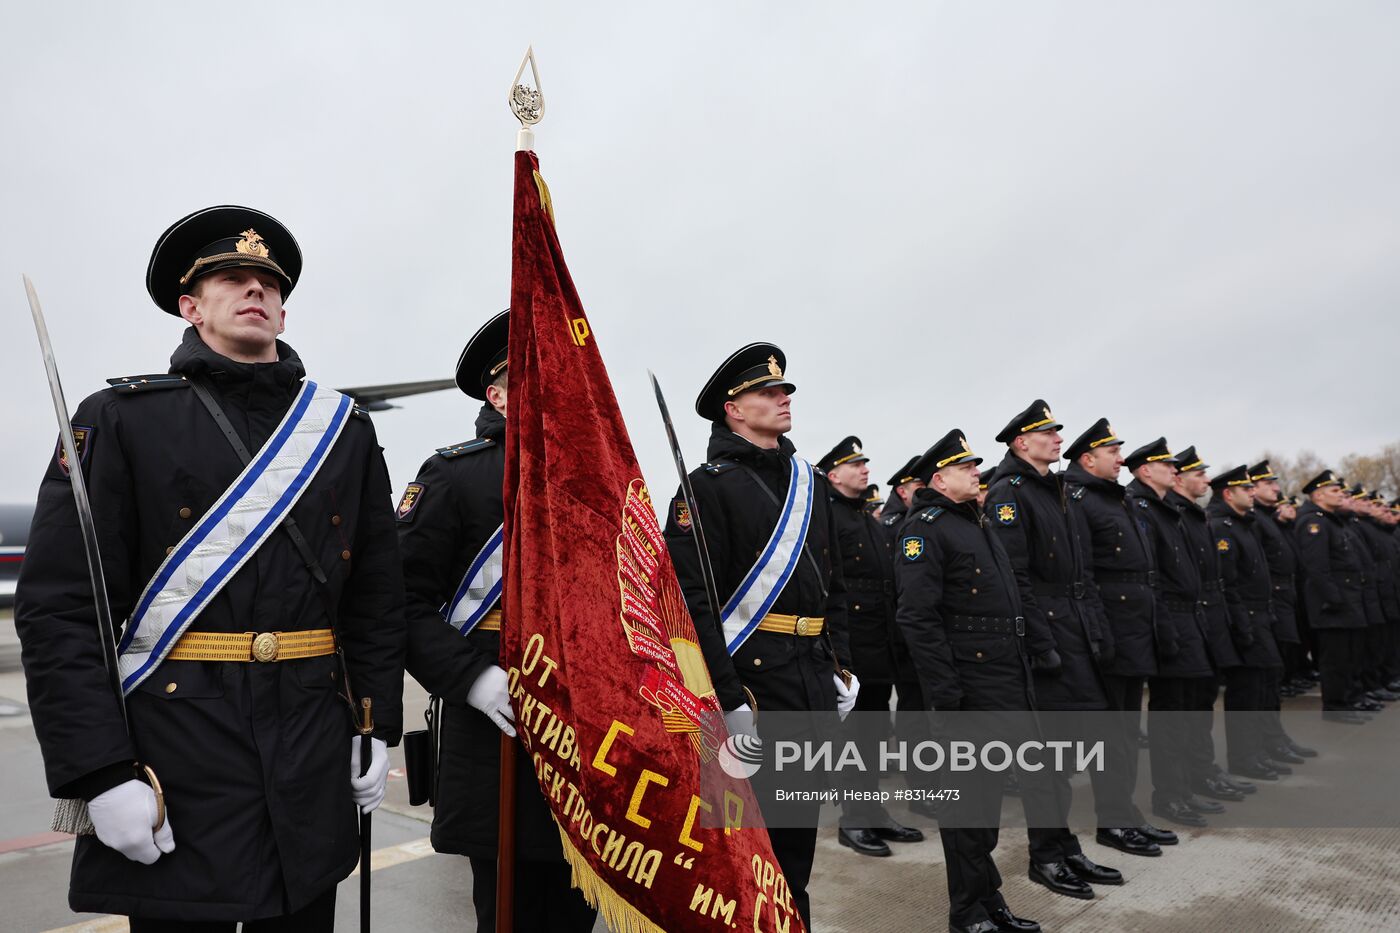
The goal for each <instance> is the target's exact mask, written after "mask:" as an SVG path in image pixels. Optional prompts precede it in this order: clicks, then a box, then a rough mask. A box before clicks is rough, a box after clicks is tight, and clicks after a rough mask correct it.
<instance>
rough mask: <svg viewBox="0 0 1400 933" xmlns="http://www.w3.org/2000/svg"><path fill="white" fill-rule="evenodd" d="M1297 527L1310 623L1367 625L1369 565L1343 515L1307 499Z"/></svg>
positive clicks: (1317, 626)
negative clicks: (1366, 600) (1365, 581)
mask: <svg viewBox="0 0 1400 933" xmlns="http://www.w3.org/2000/svg"><path fill="white" fill-rule="evenodd" d="M1293 529H1294V534H1295V536H1296V538H1295V540H1297V542H1298V564H1299V566H1300V567H1301V568H1302V570H1303V602H1304V603H1305V605H1306V606H1307V610H1308V624H1309V625H1311V626H1312V627H1313V628H1315V629H1323V628H1365V627H1366V605H1365V601H1364V597H1363V595H1362V588H1363V585H1364V584H1363V582H1362V580H1363V578H1364V575H1365V568H1364V566H1363V564H1362V562H1361V555H1360V554H1358V553H1357V549H1356V544H1355V542H1354V541H1353V540H1352V536H1351V535H1350V534H1349V533H1348V532H1347V528H1346V524H1345V522H1344V521H1343V519H1342V517H1341V516H1340V515H1338V514H1337V513H1335V512H1327V511H1324V510H1323V509H1321V508H1319V507H1318V506H1317V504H1316V503H1313V502H1304V503H1303V504H1302V505H1301V506H1299V507H1298V518H1297V520H1296V521H1294V523H1293Z"/></svg>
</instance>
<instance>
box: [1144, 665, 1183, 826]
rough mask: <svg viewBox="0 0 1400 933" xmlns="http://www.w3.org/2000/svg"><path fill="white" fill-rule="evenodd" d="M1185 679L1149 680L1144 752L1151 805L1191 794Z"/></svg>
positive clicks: (1154, 678) (1162, 678)
mask: <svg viewBox="0 0 1400 933" xmlns="http://www.w3.org/2000/svg"><path fill="white" fill-rule="evenodd" d="M1190 684H1191V680H1190V679H1188V678H1185V677H1153V678H1152V679H1151V680H1149V681H1148V685H1149V693H1148V697H1147V753H1148V761H1149V764H1150V767H1151V770H1152V805H1153V806H1154V807H1160V806H1164V805H1166V804H1167V803H1169V802H1171V801H1176V800H1183V799H1184V798H1185V797H1186V795H1187V794H1189V793H1190V792H1191V775H1190V769H1189V767H1188V765H1187V759H1186V746H1187V741H1188V731H1189V730H1188V728H1187V723H1186V709H1187V695H1188V686H1189V685H1190Z"/></svg>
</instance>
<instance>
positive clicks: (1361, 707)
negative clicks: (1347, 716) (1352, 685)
mask: <svg viewBox="0 0 1400 933" xmlns="http://www.w3.org/2000/svg"><path fill="white" fill-rule="evenodd" d="M1351 708H1352V709H1353V710H1355V711H1356V712H1358V713H1379V712H1380V711H1381V710H1383V709H1385V704H1384V703H1377V702H1376V701H1375V700H1357V701H1356V702H1355V703H1353V704H1351Z"/></svg>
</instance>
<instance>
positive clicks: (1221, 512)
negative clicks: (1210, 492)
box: [1206, 496, 1255, 525]
mask: <svg viewBox="0 0 1400 933" xmlns="http://www.w3.org/2000/svg"><path fill="white" fill-rule="evenodd" d="M1206 514H1207V515H1209V516H1210V517H1211V518H1228V519H1230V520H1231V521H1236V522H1239V523H1240V524H1242V525H1252V524H1254V519H1255V515H1254V513H1253V512H1245V513H1244V514H1243V515H1239V514H1237V513H1236V512H1235V510H1234V509H1232V508H1230V506H1229V505H1228V504H1226V502H1225V500H1224V499H1222V498H1220V497H1219V496H1211V498H1210V502H1208V503H1207V504H1206Z"/></svg>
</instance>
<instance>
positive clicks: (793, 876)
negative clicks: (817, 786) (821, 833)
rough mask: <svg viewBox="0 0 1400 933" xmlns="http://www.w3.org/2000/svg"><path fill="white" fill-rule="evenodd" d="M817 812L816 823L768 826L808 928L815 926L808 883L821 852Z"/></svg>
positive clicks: (793, 900) (779, 865)
mask: <svg viewBox="0 0 1400 933" xmlns="http://www.w3.org/2000/svg"><path fill="white" fill-rule="evenodd" d="M816 822H817V816H816V814H815V813H814V814H813V815H812V826H811V827H807V826H799V827H795V828H791V829H773V828H771V827H770V828H769V830H768V841H769V842H770V843H772V845H773V857H774V858H776V859H777V860H778V867H779V868H781V869H782V870H783V878H784V879H785V880H786V881H787V883H788V889H789V890H791V891H792V902H793V903H794V904H796V905H797V912H798V913H799V914H800V915H801V916H802V923H803V925H804V926H806V927H807V929H809V930H810V929H811V928H812V899H811V897H810V896H808V894H807V883H808V882H809V881H811V880H812V862H813V861H814V860H815V859H816V855H817V827H816Z"/></svg>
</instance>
